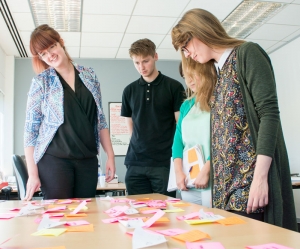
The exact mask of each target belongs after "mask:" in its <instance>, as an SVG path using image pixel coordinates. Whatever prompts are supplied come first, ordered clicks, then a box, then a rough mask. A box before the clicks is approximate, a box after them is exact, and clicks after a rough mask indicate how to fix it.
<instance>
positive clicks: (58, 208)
mask: <svg viewBox="0 0 300 249" xmlns="http://www.w3.org/2000/svg"><path fill="white" fill-rule="evenodd" d="M65 209H66V206H61V207H54V208H49V209H48V210H46V211H44V214H45V213H49V212H55V211H59V210H65Z"/></svg>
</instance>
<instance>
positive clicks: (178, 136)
mask: <svg viewBox="0 0 300 249" xmlns="http://www.w3.org/2000/svg"><path fill="white" fill-rule="evenodd" d="M196 144H199V145H201V146H202V149H203V152H204V156H205V157H206V160H209V159H210V113H209V112H206V111H202V110H200V108H199V106H198V104H197V105H195V98H193V99H188V100H186V101H184V102H183V103H182V105H181V107H180V115H179V119H178V122H177V125H176V131H175V136H174V141H173V146H172V157H173V159H175V158H182V157H183V151H185V150H187V149H189V148H191V147H193V146H195V145H196Z"/></svg>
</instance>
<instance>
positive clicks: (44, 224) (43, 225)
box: [37, 215, 66, 231]
mask: <svg viewBox="0 0 300 249" xmlns="http://www.w3.org/2000/svg"><path fill="white" fill-rule="evenodd" d="M65 223H66V222H65V221H64V222H62V221H53V220H51V219H50V218H49V215H45V216H43V219H42V220H41V222H40V224H39V226H38V229H37V230H38V231H40V230H43V229H48V228H52V227H57V226H60V225H64V224H65Z"/></svg>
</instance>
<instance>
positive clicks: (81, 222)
mask: <svg viewBox="0 0 300 249" xmlns="http://www.w3.org/2000/svg"><path fill="white" fill-rule="evenodd" d="M89 224H90V223H89V222H87V221H86V220H75V221H69V222H67V223H66V224H65V225H66V226H82V225H89Z"/></svg>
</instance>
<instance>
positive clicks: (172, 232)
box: [155, 228, 188, 236]
mask: <svg viewBox="0 0 300 249" xmlns="http://www.w3.org/2000/svg"><path fill="white" fill-rule="evenodd" d="M155 232H157V233H161V234H163V235H166V236H175V235H178V234H182V233H187V232H188V230H183V229H179V228H173V229H167V230H155Z"/></svg>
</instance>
